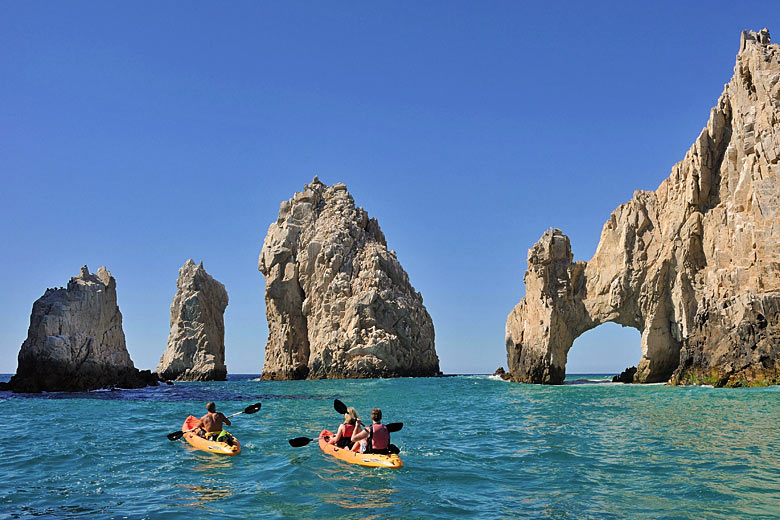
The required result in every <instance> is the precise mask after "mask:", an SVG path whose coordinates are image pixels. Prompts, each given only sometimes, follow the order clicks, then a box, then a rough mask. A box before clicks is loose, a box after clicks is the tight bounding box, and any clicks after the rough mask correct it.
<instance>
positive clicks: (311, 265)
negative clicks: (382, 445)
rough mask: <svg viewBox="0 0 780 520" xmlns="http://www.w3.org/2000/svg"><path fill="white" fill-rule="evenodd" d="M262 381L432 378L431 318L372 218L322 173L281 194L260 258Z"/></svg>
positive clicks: (435, 364)
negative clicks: (264, 335)
mask: <svg viewBox="0 0 780 520" xmlns="http://www.w3.org/2000/svg"><path fill="white" fill-rule="evenodd" d="M258 268H259V270H260V271H261V272H262V273H263V276H265V279H266V291H265V301H266V316H267V318H268V328H269V333H268V344H267V345H266V350H265V363H264V365H263V373H262V378H263V379H305V378H309V379H313V378H366V377H397V376H432V375H436V374H438V373H439V359H438V357H437V356H436V351H435V349H434V331H433V322H432V321H431V317H430V316H429V315H428V311H427V310H426V309H425V306H424V305H423V301H422V296H421V295H420V294H419V293H417V292H416V291H415V290H414V288H413V287H412V286H411V284H410V283H409V277H408V276H407V274H406V272H405V271H404V270H403V268H402V267H401V264H400V263H399V262H398V259H397V258H396V255H395V252H394V251H388V250H387V242H386V241H385V236H384V234H383V233H382V231H381V229H380V228H379V223H378V222H377V221H376V219H374V218H369V217H368V213H366V211H365V210H364V209H363V208H356V207H355V202H354V200H353V199H352V196H351V195H350V194H349V192H348V191H347V188H346V186H345V185H344V184H341V183H339V184H334V185H333V186H330V187H327V186H325V185H324V184H323V183H321V182H320V181H319V180H318V179H317V178H316V177H315V178H314V181H312V182H311V183H310V184H308V185H306V186H305V187H304V189H303V191H302V192H299V193H296V194H295V196H294V197H293V198H292V199H290V200H287V201H285V202H282V204H281V206H280V208H279V217H278V219H277V221H276V222H275V223H273V224H271V226H270V228H269V229H268V234H267V236H266V237H265V241H264V243H263V249H262V251H261V253H260V259H259V263H258Z"/></svg>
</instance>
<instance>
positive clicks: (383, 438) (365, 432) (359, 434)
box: [352, 408, 390, 455]
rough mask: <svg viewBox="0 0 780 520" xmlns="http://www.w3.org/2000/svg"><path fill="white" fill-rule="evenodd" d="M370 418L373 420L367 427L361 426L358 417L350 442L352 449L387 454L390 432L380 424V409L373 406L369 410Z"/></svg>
mask: <svg viewBox="0 0 780 520" xmlns="http://www.w3.org/2000/svg"><path fill="white" fill-rule="evenodd" d="M371 420H372V421H373V422H374V423H373V424H372V425H371V426H369V427H368V428H363V424H362V423H361V422H360V420H359V419H358V421H357V427H356V428H355V431H354V433H353V434H352V442H354V443H355V445H354V446H353V447H352V451H358V450H360V452H361V453H381V454H383V455H388V454H389V453H390V450H389V449H388V448H389V447H390V432H389V431H387V426H385V425H384V424H382V410H380V409H379V408H374V409H373V410H371Z"/></svg>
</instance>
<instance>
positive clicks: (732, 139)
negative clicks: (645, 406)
mask: <svg viewBox="0 0 780 520" xmlns="http://www.w3.org/2000/svg"><path fill="white" fill-rule="evenodd" d="M778 236H780V46H778V45H773V44H770V43H769V32H768V31H766V29H765V30H763V31H761V32H758V33H755V32H747V31H746V32H743V34H742V40H741V43H740V51H739V54H738V55H737V64H736V67H735V69H734V77H733V78H732V79H731V81H730V82H729V83H728V84H726V86H725V88H724V91H723V94H722V95H721V96H720V99H719V100H718V104H717V106H715V107H714V108H713V109H712V110H711V112H710V118H709V121H708V123H707V126H706V127H705V128H704V129H703V130H702V132H701V134H700V135H699V137H698V138H697V139H696V142H695V143H694V144H693V146H692V147H691V148H690V150H689V151H688V153H687V154H686V156H685V158H684V159H683V160H682V161H681V162H679V163H678V164H676V165H675V166H674V167H673V168H672V173H671V175H670V176H669V178H667V179H666V180H664V181H663V182H662V183H661V185H660V186H659V187H658V189H657V190H656V191H654V192H651V191H637V192H635V193H634V197H633V199H632V200H630V201H629V202H627V203H625V204H623V205H621V206H620V207H618V208H617V209H616V210H615V211H614V212H613V213H612V215H611V216H610V219H609V220H608V221H607V222H606V224H604V227H603V229H602V232H601V240H600V241H599V245H598V248H597V249H596V253H595V254H594V256H593V258H592V259H591V260H589V261H588V262H573V261H572V254H571V245H570V243H569V239H568V237H566V236H565V235H564V234H563V233H561V231H560V230H558V229H551V230H549V231H547V232H546V233H545V234H544V235H543V236H542V238H541V239H540V240H539V242H537V243H536V244H535V245H534V246H533V247H532V248H531V249H530V250H529V252H528V271H527V272H526V275H525V284H526V296H525V297H524V298H523V299H522V301H521V302H520V303H519V304H518V305H517V306H516V307H515V308H514V309H513V310H512V312H511V313H510V314H509V317H508V318H507V324H506V348H507V361H508V363H509V369H510V372H511V374H512V379H513V380H515V381H523V382H533V383H549V384H559V383H561V382H562V381H563V377H564V375H565V367H566V359H567V354H568V351H569V349H570V348H571V346H572V343H573V342H574V339H575V338H577V337H578V336H579V335H580V334H582V333H583V332H585V331H587V330H590V329H592V328H593V327H596V326H597V325H599V324H601V323H604V322H609V321H612V322H615V323H618V324H620V325H624V326H627V327H634V328H636V329H637V330H639V331H640V332H641V335H642V339H641V347H642V357H641V359H640V361H639V364H638V367H637V374H636V377H635V381H637V382H655V381H666V380H671V382H673V383H678V382H707V383H711V384H715V385H741V384H764V383H777V382H780V246H778V239H777V237H778Z"/></svg>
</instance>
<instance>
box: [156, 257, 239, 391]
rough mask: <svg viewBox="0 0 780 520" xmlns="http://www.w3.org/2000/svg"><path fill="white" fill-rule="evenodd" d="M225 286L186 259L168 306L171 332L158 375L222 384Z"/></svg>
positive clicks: (181, 379) (224, 376) (223, 372)
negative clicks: (169, 307)
mask: <svg viewBox="0 0 780 520" xmlns="http://www.w3.org/2000/svg"><path fill="white" fill-rule="evenodd" d="M227 305H228V295H227V291H226V290H225V286H224V285H222V284H221V283H219V282H218V281H216V280H215V279H214V278H212V277H211V276H210V275H209V274H208V273H207V272H206V270H205V269H204V268H203V262H201V263H200V265H196V264H195V262H193V261H192V259H189V260H187V262H185V264H184V265H183V266H182V267H181V269H179V279H178V280H176V295H175V296H174V297H173V303H171V332H170V334H169V336H168V348H166V349H165V353H163V356H162V358H161V359H160V364H159V365H157V370H156V371H157V373H158V374H159V375H160V377H161V378H163V379H177V380H179V381H224V380H225V378H226V376H227V367H226V366H225V321H224V313H225V308H226V307H227Z"/></svg>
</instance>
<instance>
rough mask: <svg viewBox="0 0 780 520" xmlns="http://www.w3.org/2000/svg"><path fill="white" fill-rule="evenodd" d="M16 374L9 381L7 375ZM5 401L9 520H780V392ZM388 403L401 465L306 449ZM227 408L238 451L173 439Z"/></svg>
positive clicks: (500, 388)
mask: <svg viewBox="0 0 780 520" xmlns="http://www.w3.org/2000/svg"><path fill="white" fill-rule="evenodd" d="M9 377H10V376H5V377H2V380H8V379H9ZM256 377H257V376H231V377H230V380H229V381H226V382H218V383H177V384H176V385H175V386H160V387H157V388H149V389H142V390H120V391H97V392H90V393H84V394H70V393H52V394H42V395H16V394H11V393H9V392H0V406H1V407H2V408H0V409H2V413H3V415H2V416H3V419H4V424H5V425H6V427H5V431H4V432H3V434H2V435H0V519H11V518H36V519H41V518H52V519H71V518H85V519H86V518H89V519H108V518H111V519H114V518H115V519H124V518H127V519H142V518H149V519H182V518H187V517H190V518H220V519H226V518H340V519H346V518H414V519H417V518H448V519H449V518H556V519H567V518H572V519H573V518H577V519H579V518H599V519H603V518H620V519H622V518H708V519H713V518H729V519H731V518H780V455H779V453H780V451H779V450H780V388H778V387H770V388H751V389H716V388H707V387H669V386H664V385H648V386H636V385H622V384H612V383H608V382H606V381H607V380H606V377H604V376H597V375H579V376H569V377H568V378H567V383H568V384H566V385H563V386H558V387H551V386H538V385H520V384H512V383H507V382H504V381H500V380H497V379H494V378H491V377H489V376H456V377H442V378H423V379H375V380H338V381H275V382H270V381H257V380H255V378H256ZM334 398H338V399H341V400H342V401H343V402H344V403H346V404H347V405H350V406H354V407H355V408H357V410H358V412H359V413H360V415H361V417H362V418H367V417H368V416H369V412H370V409H371V408H372V407H380V408H381V409H382V410H383V413H384V419H385V422H387V423H389V422H403V423H404V427H403V429H402V430H401V431H400V432H397V433H394V434H393V435H392V441H393V443H395V444H397V445H398V446H399V447H400V448H401V457H402V458H403V461H404V467H403V468H401V469H399V470H389V469H374V468H363V467H358V466H352V465H349V464H346V463H343V462H341V461H338V460H335V459H333V458H331V457H329V456H326V455H325V454H323V453H322V452H321V451H320V450H319V447H318V446H317V443H316V442H312V443H310V444H309V445H308V446H304V447H301V448H292V447H290V445H289V444H288V442H287V440H288V439H290V438H293V437H299V436H310V437H316V436H317V435H318V434H319V432H320V430H322V429H324V428H328V429H331V430H334V431H335V429H336V428H337V427H338V424H339V422H340V420H341V416H340V415H339V414H338V413H336V412H335V411H334V409H333V399H334ZM207 401H215V402H216V403H217V406H218V409H219V410H220V411H222V412H224V413H225V414H230V413H234V412H237V411H240V410H242V409H243V408H245V407H246V406H248V405H250V404H253V403H255V402H262V408H261V410H260V411H259V412H257V413H256V414H253V415H240V416H237V417H235V418H234V421H233V426H232V427H231V428H230V430H231V431H232V432H233V433H234V434H235V435H236V436H237V437H238V438H239V439H240V441H241V442H242V444H243V452H242V453H241V454H239V455H238V456H236V457H220V456H217V455H210V454H207V453H204V452H200V451H195V450H193V449H192V448H190V447H189V445H188V444H186V443H185V442H184V441H183V440H180V441H176V442H171V441H169V440H168V439H167V438H166V434H167V433H170V432H172V431H175V430H178V429H179V428H180V427H181V424H182V422H183V420H184V419H185V417H186V416H187V415H189V414H194V415H198V416H199V415H201V414H203V413H205V403H206V402H207Z"/></svg>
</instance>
